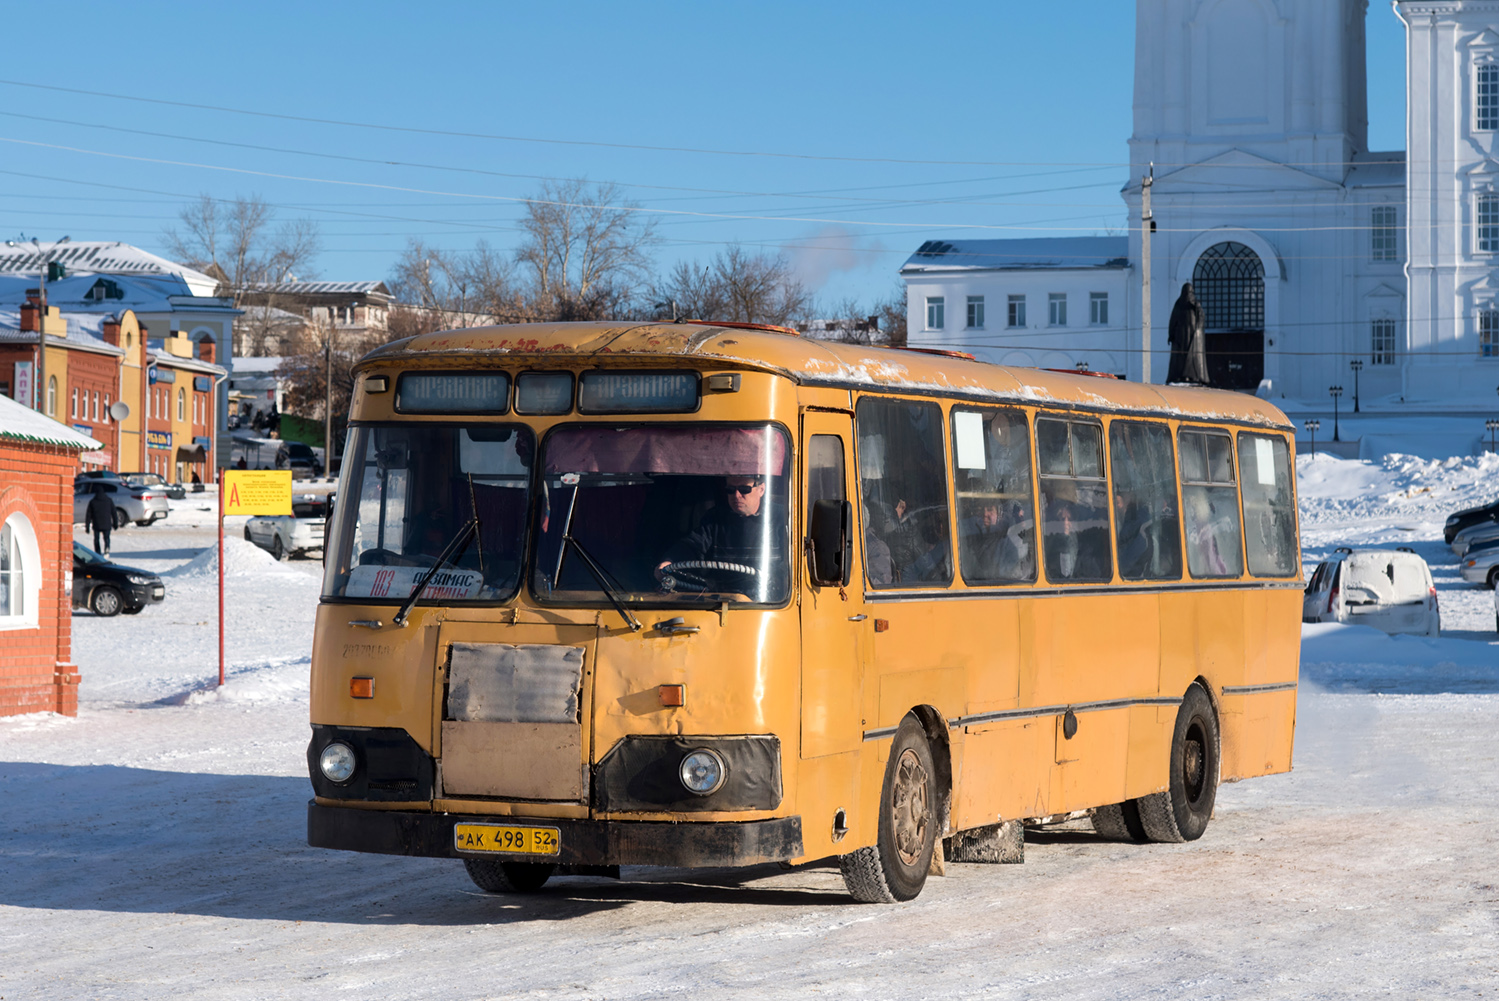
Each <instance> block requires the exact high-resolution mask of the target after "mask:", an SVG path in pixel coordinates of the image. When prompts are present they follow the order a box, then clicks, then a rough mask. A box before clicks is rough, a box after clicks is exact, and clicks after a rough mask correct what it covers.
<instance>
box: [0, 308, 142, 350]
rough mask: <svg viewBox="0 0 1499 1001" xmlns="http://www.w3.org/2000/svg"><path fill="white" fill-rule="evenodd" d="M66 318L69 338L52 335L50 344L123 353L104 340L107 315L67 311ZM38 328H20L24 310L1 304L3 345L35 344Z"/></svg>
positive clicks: (0, 316)
mask: <svg viewBox="0 0 1499 1001" xmlns="http://www.w3.org/2000/svg"><path fill="white" fill-rule="evenodd" d="M60 315H61V316H62V318H63V319H64V320H65V321H67V324H68V334H67V337H65V338H63V337H58V336H57V335H55V334H54V335H52V338H51V340H49V341H48V342H47V343H48V344H52V345H61V344H67V345H71V346H74V347H80V348H83V349H84V350H86V351H99V352H103V353H105V354H112V355H123V354H124V353H125V351H124V349H123V348H117V347H115V346H114V345H113V344H110V343H109V342H107V341H105V340H104V338H103V337H101V336H100V334H102V333H103V329H104V319H105V318H104V316H103V315H100V314H90V313H72V312H66V313H61V314H60ZM35 343H36V331H34V330H22V329H21V311H20V309H12V308H9V307H5V306H0V344H35Z"/></svg>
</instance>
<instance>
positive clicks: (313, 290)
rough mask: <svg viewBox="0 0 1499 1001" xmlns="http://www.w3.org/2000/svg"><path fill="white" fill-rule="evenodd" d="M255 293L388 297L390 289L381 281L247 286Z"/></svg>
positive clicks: (269, 283) (264, 283)
mask: <svg viewBox="0 0 1499 1001" xmlns="http://www.w3.org/2000/svg"><path fill="white" fill-rule="evenodd" d="M248 288H250V289H253V290H254V291H257V292H276V293H280V294H282V295H364V294H367V293H370V292H378V293H380V294H381V295H390V289H388V288H386V287H385V283H384V282H382V281H365V282H256V283H254V284H251V285H249V286H248Z"/></svg>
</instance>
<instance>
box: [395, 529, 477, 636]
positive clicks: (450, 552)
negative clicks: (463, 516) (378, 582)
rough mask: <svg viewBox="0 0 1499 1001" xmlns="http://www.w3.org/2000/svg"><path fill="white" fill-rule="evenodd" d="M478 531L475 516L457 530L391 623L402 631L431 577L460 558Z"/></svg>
mask: <svg viewBox="0 0 1499 1001" xmlns="http://www.w3.org/2000/svg"><path fill="white" fill-rule="evenodd" d="M478 531H479V516H478V515H477V514H475V515H474V517H472V518H470V519H469V520H468V523H467V524H465V525H464V526H463V527H462V528H460V529H459V530H458V534H457V535H455V536H453V541H452V542H449V543H448V545H447V548H446V549H444V550H443V551H442V555H441V556H439V557H437V563H436V564H434V565H433V567H432V569H431V570H428V571H427V576H425V577H423V578H422V582H421V583H420V584H418V585H417V586H416V588H415V589H414V590H413V591H412V592H411V597H409V598H407V599H406V603H405V604H404V605H402V606H401V610H400V611H399V612H397V613H396V617H395V618H394V619H392V620H391V621H392V622H393V623H395V624H396V625H397V626H400V627H401V628H403V629H404V628H405V627H406V616H408V615H410V614H411V608H412V606H413V605H415V604H416V602H417V599H419V598H420V597H421V596H422V592H423V591H425V590H427V582H428V581H430V580H431V579H432V578H433V577H435V576H437V571H439V570H441V569H442V568H443V567H445V566H447V564H448V562H449V561H451V560H456V559H457V558H458V557H460V556H462V555H463V551H464V550H465V549H467V548H468V543H469V540H470V539H472V538H473V537H474V535H475V534H476V533H477V532H478Z"/></svg>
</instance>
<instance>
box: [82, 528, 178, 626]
mask: <svg viewBox="0 0 1499 1001" xmlns="http://www.w3.org/2000/svg"><path fill="white" fill-rule="evenodd" d="M166 596H167V589H166V585H164V584H163V583H162V582H161V578H160V577H158V576H156V575H155V574H154V573H152V572H151V571H149V570H139V569H137V568H135V567H126V566H121V565H120V564H118V563H111V562H109V559H108V558H107V557H104V556H100V555H99V554H98V553H96V552H94V551H93V550H92V549H90V548H88V547H87V546H81V545H79V544H78V543H76V542H75V543H73V607H74V608H87V609H88V610H89V611H91V612H93V613H94V614H95V615H118V614H119V613H121V612H124V613H125V614H126V615H134V614H136V613H137V612H139V611H140V610H141V609H143V608H145V607H146V606H147V605H150V604H153V603H155V602H158V601H161V600H162V599H163V598H165V597H166Z"/></svg>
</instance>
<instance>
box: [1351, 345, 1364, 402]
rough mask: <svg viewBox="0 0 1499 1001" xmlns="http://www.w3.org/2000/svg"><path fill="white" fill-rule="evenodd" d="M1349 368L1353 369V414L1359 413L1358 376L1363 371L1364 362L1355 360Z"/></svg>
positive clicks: (1360, 359) (1359, 359)
mask: <svg viewBox="0 0 1499 1001" xmlns="http://www.w3.org/2000/svg"><path fill="white" fill-rule="evenodd" d="M1348 367H1349V368H1351V369H1353V412H1354V413H1358V374H1359V372H1361V371H1363V368H1364V360H1363V359H1362V358H1355V359H1353V361H1351V362H1349V363H1348Z"/></svg>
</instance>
